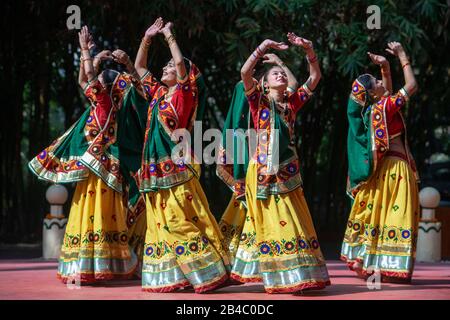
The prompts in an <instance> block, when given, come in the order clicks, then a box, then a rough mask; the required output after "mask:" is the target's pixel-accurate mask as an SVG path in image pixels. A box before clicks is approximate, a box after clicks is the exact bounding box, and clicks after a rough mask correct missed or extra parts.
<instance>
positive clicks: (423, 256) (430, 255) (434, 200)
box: [416, 187, 441, 262]
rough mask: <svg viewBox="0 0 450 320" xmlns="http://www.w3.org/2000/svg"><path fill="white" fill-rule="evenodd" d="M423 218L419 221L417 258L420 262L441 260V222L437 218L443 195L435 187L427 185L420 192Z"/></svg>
mask: <svg viewBox="0 0 450 320" xmlns="http://www.w3.org/2000/svg"><path fill="white" fill-rule="evenodd" d="M419 198H420V206H421V207H422V218H421V219H420V222H419V235H418V239H417V254H416V260H417V261H419V262H438V261H441V223H440V222H439V221H437V220H436V218H435V209H436V208H437V207H438V206H439V202H440V201H441V195H440V194H439V191H437V190H436V189H434V188H431V187H426V188H423V189H422V190H420V193H419Z"/></svg>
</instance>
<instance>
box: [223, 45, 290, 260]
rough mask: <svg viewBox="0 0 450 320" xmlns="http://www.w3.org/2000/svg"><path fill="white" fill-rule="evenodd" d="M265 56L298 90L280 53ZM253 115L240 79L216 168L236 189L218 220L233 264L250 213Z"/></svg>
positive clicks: (235, 89)
mask: <svg viewBox="0 0 450 320" xmlns="http://www.w3.org/2000/svg"><path fill="white" fill-rule="evenodd" d="M262 59H263V60H262V63H263V64H271V65H277V66H279V67H280V68H282V69H283V70H284V72H285V73H286V75H287V81H288V88H287V90H290V91H292V92H295V91H296V89H297V86H298V84H297V80H296V79H295V76H294V75H293V74H292V72H291V71H290V70H289V68H288V67H287V66H286V65H285V64H284V63H283V61H282V60H281V59H280V58H279V57H278V56H277V55H275V54H273V53H267V54H265V55H264V56H263V57H262ZM250 119H251V116H250V108H249V105H248V101H247V97H246V96H245V90H244V83H243V82H242V81H239V82H238V83H237V84H236V86H235V88H234V92H233V96H232V99H231V104H230V108H229V109H228V114H227V118H226V120H225V123H224V127H223V135H222V137H223V139H222V145H221V147H220V150H219V157H218V162H217V170H216V173H217V176H218V177H219V178H220V179H222V181H223V182H224V183H225V184H226V185H227V186H228V187H229V188H230V189H231V190H232V191H233V195H232V197H231V199H230V202H229V203H228V206H227V208H226V210H225V212H224V214H223V216H222V219H221V220H220V223H219V226H220V231H221V232H222V234H223V236H224V241H225V245H226V246H227V247H228V249H229V251H230V260H231V264H233V262H234V257H235V255H236V252H237V249H238V246H239V238H240V236H241V233H242V228H243V226H244V221H245V218H246V215H247V204H246V201H245V175H246V173H247V168H248V161H249V159H248V158H249V156H248V154H249V144H248V138H247V137H245V133H246V130H248V129H250V128H251V122H250ZM229 130H231V132H232V133H233V135H232V139H233V140H232V141H227V139H230V137H228V138H227V133H228V132H229ZM230 144H232V146H231V145H230ZM227 149H228V151H229V152H231V151H232V152H233V154H228V155H227Z"/></svg>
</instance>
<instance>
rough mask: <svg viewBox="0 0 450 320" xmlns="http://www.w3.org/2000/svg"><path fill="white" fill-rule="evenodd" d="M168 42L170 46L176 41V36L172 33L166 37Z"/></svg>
mask: <svg viewBox="0 0 450 320" xmlns="http://www.w3.org/2000/svg"><path fill="white" fill-rule="evenodd" d="M166 41H167V44H168V45H169V46H170V45H171V44H172V43H173V42H175V36H174V35H173V34H171V35H170V36H168V37H167V38H166Z"/></svg>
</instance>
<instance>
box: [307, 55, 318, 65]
mask: <svg viewBox="0 0 450 320" xmlns="http://www.w3.org/2000/svg"><path fill="white" fill-rule="evenodd" d="M306 60H307V61H308V63H314V62H317V55H314V57H312V58H310V57H308V56H306Z"/></svg>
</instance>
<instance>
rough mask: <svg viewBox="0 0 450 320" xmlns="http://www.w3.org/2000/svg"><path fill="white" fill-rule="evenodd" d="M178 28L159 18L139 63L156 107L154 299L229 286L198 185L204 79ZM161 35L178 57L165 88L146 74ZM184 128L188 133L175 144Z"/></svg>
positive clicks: (146, 266)
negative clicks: (197, 127) (197, 136)
mask: <svg viewBox="0 0 450 320" xmlns="http://www.w3.org/2000/svg"><path fill="white" fill-rule="evenodd" d="M171 28H172V23H171V22H168V23H166V24H165V25H164V23H163V20H162V19H161V18H158V19H157V20H156V21H155V23H154V24H153V25H152V26H151V27H150V28H149V29H148V30H147V31H146V33H145V36H144V38H143V39H142V43H141V46H140V48H139V52H138V55H137V58H136V69H137V71H138V72H139V74H140V75H141V77H142V82H143V84H144V88H145V90H146V92H147V94H148V98H149V100H150V101H151V103H150V109H149V111H148V121H147V129H146V134H145V143H144V150H143V158H142V166H141V169H140V171H139V182H140V186H139V187H140V190H141V192H142V193H144V194H145V200H146V208H147V224H148V229H147V233H146V238H145V250H144V260H143V261H144V263H143V270H142V287H143V290H145V291H149V292H171V291H174V290H177V289H182V288H186V287H191V286H192V287H193V288H194V290H195V292H197V293H203V292H206V291H210V290H213V289H216V288H218V287H219V286H221V285H223V284H224V283H225V282H226V281H227V279H228V273H229V269H230V264H229V258H228V250H227V248H226V247H223V246H222V240H223V237H222V235H221V233H220V229H219V226H218V224H217V222H216V221H215V219H214V216H213V215H212V214H211V212H210V210H209V206H208V202H207V199H206V196H205V194H204V192H203V190H202V187H201V185H200V182H199V180H198V177H199V175H200V171H199V166H198V165H197V164H194V163H193V161H191V160H190V158H192V157H191V155H192V152H191V150H192V149H191V148H190V141H191V139H190V134H191V133H192V128H193V124H194V121H195V120H196V119H201V116H202V114H203V107H204V102H205V101H204V98H205V95H204V90H205V87H204V83H203V78H202V75H201V73H200V71H199V70H198V69H197V67H196V66H195V65H194V64H193V63H192V62H190V61H189V60H187V59H184V58H183V56H182V54H181V51H180V49H179V47H178V45H177V42H176V40H175V37H174V36H173V34H172V32H171ZM157 33H162V34H163V35H164V36H165V38H166V41H167V43H168V45H169V48H170V51H171V54H172V57H173V59H172V60H170V61H169V63H168V64H167V65H166V66H165V67H164V69H163V76H162V78H161V82H162V83H163V84H160V83H159V82H158V81H156V79H155V78H154V77H153V76H152V74H151V73H150V72H149V71H148V70H147V54H148V48H149V46H150V43H151V39H152V37H153V36H155V35H156V34H157ZM180 129H181V131H183V132H184V133H189V134H187V135H186V136H182V137H180V138H179V137H176V136H175V135H176V134H177V132H180ZM192 141H194V139H192ZM181 142H183V145H184V143H187V144H188V146H187V148H186V149H185V150H184V153H183V154H180V153H177V152H175V150H176V148H177V147H179V146H180V145H182V143H181ZM174 157H176V158H174ZM186 159H187V160H186Z"/></svg>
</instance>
